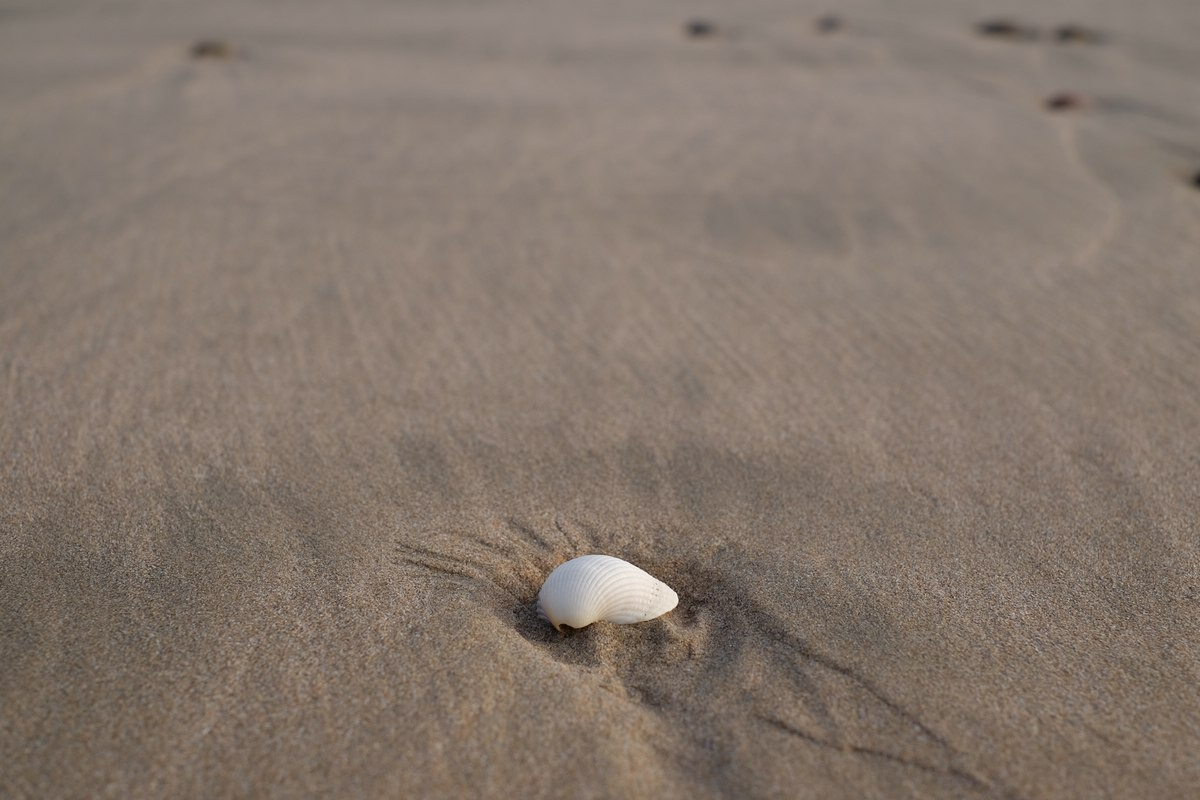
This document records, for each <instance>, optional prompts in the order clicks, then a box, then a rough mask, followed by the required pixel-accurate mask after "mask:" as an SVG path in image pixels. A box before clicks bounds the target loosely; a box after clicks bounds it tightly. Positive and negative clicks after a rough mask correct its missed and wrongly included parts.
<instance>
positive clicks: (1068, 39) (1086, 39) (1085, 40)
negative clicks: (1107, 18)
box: [1054, 25, 1103, 44]
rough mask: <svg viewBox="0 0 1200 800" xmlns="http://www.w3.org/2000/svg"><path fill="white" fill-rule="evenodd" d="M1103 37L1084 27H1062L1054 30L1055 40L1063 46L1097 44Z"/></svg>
mask: <svg viewBox="0 0 1200 800" xmlns="http://www.w3.org/2000/svg"><path fill="white" fill-rule="evenodd" d="M1102 38H1103V37H1102V36H1101V35H1100V34H1099V33H1098V32H1097V31H1094V30H1092V29H1091V28H1085V27H1083V26H1082V25H1060V26H1058V27H1057V28H1055V29H1054V39H1055V41H1058V42H1060V43H1062V44H1097V43H1099V42H1100V40H1101V39H1102Z"/></svg>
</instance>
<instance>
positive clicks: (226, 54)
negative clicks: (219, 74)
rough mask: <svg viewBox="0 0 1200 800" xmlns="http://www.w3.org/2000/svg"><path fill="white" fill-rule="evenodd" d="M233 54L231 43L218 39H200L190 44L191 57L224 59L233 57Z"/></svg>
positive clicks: (234, 52)
mask: <svg viewBox="0 0 1200 800" xmlns="http://www.w3.org/2000/svg"><path fill="white" fill-rule="evenodd" d="M235 54H236V51H235V50H234V48H233V45H231V44H229V42H223V41H221V40H220V39H201V40H200V41H198V42H196V43H195V44H194V45H192V58H197V59H204V58H211V59H215V60H221V61H224V60H228V59H230V58H233V57H234V55H235Z"/></svg>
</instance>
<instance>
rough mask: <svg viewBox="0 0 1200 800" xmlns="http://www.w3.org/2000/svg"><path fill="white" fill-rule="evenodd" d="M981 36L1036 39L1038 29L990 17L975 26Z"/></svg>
mask: <svg viewBox="0 0 1200 800" xmlns="http://www.w3.org/2000/svg"><path fill="white" fill-rule="evenodd" d="M975 31H976V32H977V33H978V34H979V35H980V36H994V37H996V38H998V39H1036V38H1037V35H1038V34H1037V31H1036V30H1034V29H1033V28H1028V27H1026V26H1024V25H1021V24H1018V23H1016V22H1012V21H1011V20H1007V19H990V20H986V21H984V22H981V23H979V24H978V25H976V26H975Z"/></svg>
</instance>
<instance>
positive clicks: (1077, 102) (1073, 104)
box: [1046, 92, 1083, 111]
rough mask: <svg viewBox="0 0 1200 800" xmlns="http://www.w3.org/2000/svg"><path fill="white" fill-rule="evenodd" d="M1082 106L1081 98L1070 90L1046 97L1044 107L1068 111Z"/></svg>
mask: <svg viewBox="0 0 1200 800" xmlns="http://www.w3.org/2000/svg"><path fill="white" fill-rule="evenodd" d="M1082 107H1083V98H1082V97H1080V96H1079V95H1077V94H1074V93H1072V92H1059V93H1058V94H1052V95H1050V96H1049V97H1047V98H1046V108H1048V109H1050V110H1051V111H1070V110H1072V109H1076V108H1082Z"/></svg>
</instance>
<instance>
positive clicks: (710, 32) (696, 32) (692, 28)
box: [683, 19, 717, 39]
mask: <svg viewBox="0 0 1200 800" xmlns="http://www.w3.org/2000/svg"><path fill="white" fill-rule="evenodd" d="M683 32H684V33H685V34H687V37H688V38H689V39H705V38H708V37H709V36H714V35H716V33H717V26H716V25H713V24H712V23H711V22H709V21H708V20H706V19H693V20H688V22H687V24H685V25H684V26H683Z"/></svg>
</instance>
